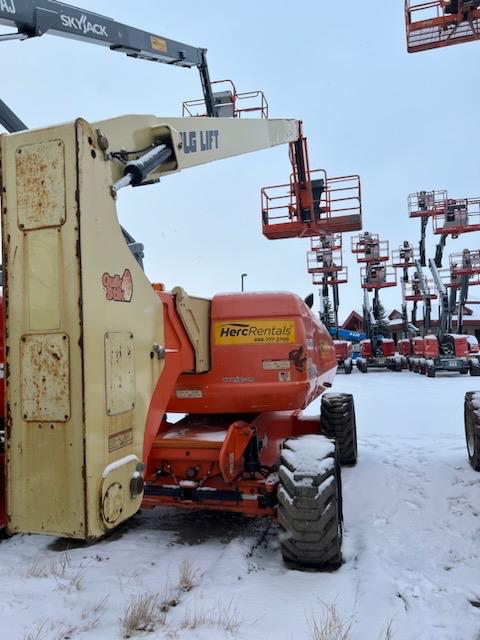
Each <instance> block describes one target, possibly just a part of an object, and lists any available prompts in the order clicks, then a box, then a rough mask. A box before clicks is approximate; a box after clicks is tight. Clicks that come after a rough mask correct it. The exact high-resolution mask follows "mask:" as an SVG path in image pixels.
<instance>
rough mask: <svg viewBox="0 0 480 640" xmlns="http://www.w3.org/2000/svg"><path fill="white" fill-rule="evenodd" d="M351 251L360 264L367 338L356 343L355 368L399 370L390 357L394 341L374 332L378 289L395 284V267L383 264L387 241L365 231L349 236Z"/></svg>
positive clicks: (377, 311)
mask: <svg viewBox="0 0 480 640" xmlns="http://www.w3.org/2000/svg"><path fill="white" fill-rule="evenodd" d="M352 253H353V254H354V255H356V258H357V262H358V263H363V264H364V266H363V267H362V269H361V272H360V278H361V287H362V289H363V290H364V302H363V323H364V331H365V333H366V334H367V336H368V337H367V339H366V340H362V341H361V343H360V358H357V361H356V363H357V368H358V370H359V371H361V372H362V373H367V371H368V369H369V368H382V369H395V370H400V368H401V364H400V361H399V362H397V361H396V360H395V359H394V356H395V342H394V341H393V340H391V339H390V338H386V337H384V336H382V335H381V334H379V333H378V327H377V325H378V321H379V317H380V316H379V313H380V298H379V291H380V289H384V288H386V287H392V286H396V284H397V275H396V270H395V269H394V268H393V267H392V266H390V265H387V264H386V260H388V258H389V257H390V252H389V247H388V242H387V241H383V240H380V238H379V236H378V234H374V233H370V232H369V231H365V232H363V233H362V234H360V235H359V236H355V237H353V238H352ZM369 291H373V292H374V297H373V307H372V309H371V308H370V303H369V298H368V292H369Z"/></svg>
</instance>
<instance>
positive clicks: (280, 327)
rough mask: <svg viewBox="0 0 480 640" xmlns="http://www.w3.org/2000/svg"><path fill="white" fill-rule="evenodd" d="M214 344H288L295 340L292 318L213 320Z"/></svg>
mask: <svg viewBox="0 0 480 640" xmlns="http://www.w3.org/2000/svg"><path fill="white" fill-rule="evenodd" d="M213 335H214V340H215V344H217V345H237V344H288V343H292V342H296V334H295V321H294V320H231V321H230V322H225V321H224V322H215V324H214V327H213Z"/></svg>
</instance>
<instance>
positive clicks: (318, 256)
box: [307, 249, 343, 273]
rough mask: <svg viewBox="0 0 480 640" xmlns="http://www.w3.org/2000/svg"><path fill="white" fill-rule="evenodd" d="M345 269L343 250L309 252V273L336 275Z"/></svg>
mask: <svg viewBox="0 0 480 640" xmlns="http://www.w3.org/2000/svg"><path fill="white" fill-rule="evenodd" d="M342 269H343V264H342V250H341V249H337V250H335V251H333V250H332V249H317V250H316V251H307V271H308V273H336V272H337V271H341V270H342Z"/></svg>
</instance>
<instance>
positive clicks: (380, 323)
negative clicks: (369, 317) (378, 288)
mask: <svg viewBox="0 0 480 640" xmlns="http://www.w3.org/2000/svg"><path fill="white" fill-rule="evenodd" d="M376 321H377V322H376V325H375V333H376V334H377V335H378V336H383V337H384V338H390V337H391V335H392V332H391V331H390V324H389V321H388V318H387V314H386V313H385V307H384V306H383V304H382V303H381V302H380V301H379V302H378V305H377V313H376Z"/></svg>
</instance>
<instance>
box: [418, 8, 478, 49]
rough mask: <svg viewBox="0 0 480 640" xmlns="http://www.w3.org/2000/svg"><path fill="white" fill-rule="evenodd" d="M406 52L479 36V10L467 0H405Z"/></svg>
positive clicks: (468, 40) (445, 45) (443, 45)
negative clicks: (425, 0) (427, 0)
mask: <svg viewBox="0 0 480 640" xmlns="http://www.w3.org/2000/svg"><path fill="white" fill-rule="evenodd" d="M405 24H406V32H407V49H408V51H409V52H410V53H415V52H416V51H425V50H427V49H436V48H438V47H447V46H450V45H453V44H460V43H462V42H471V41H472V40H478V39H479V38H480V10H479V9H478V7H477V6H476V3H475V2H472V1H471V0H450V1H448V0H432V1H430V2H424V1H420V2H419V0H405Z"/></svg>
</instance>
